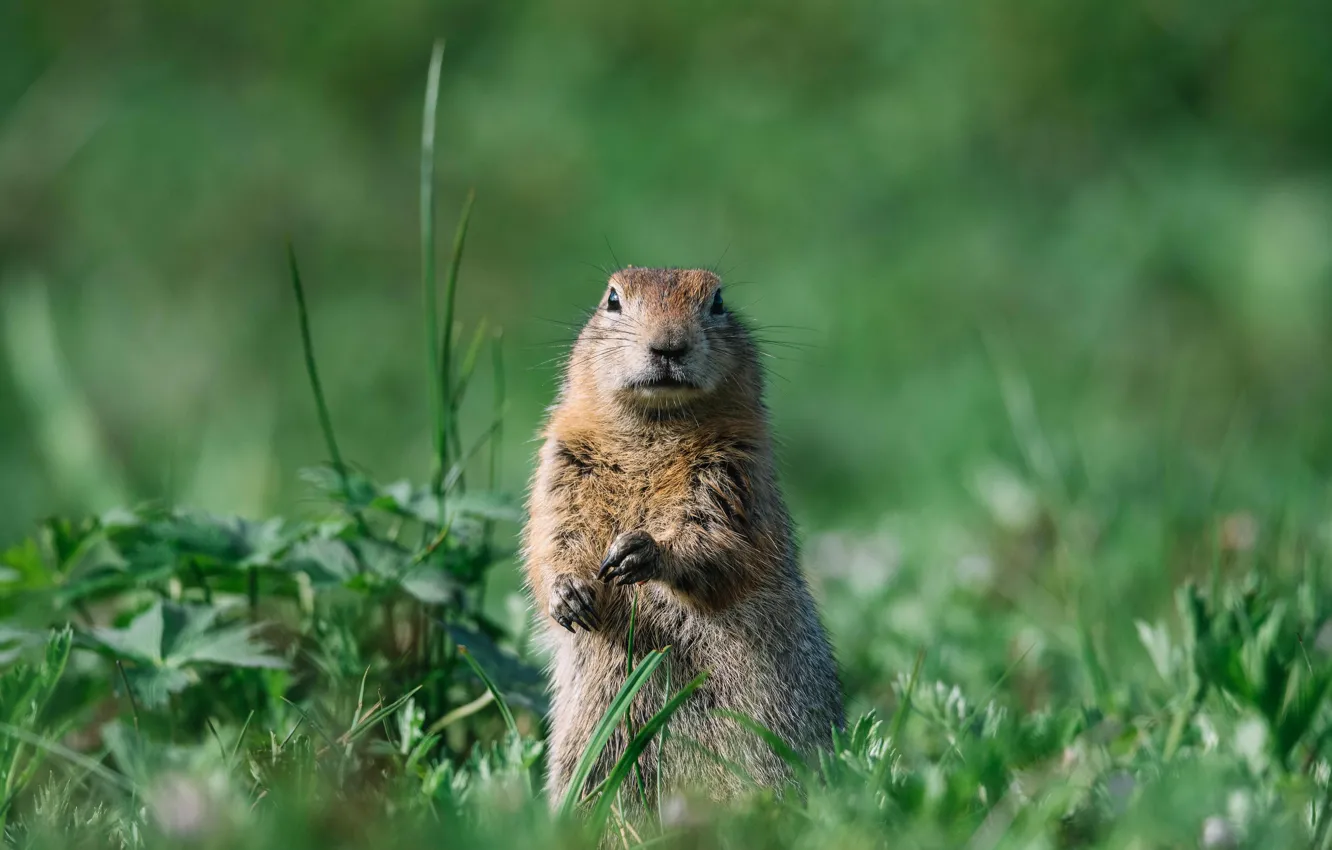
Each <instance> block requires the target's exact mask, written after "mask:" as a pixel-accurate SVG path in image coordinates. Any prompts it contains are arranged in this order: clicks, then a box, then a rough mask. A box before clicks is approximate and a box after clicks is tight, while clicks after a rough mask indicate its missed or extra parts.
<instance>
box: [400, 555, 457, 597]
mask: <svg viewBox="0 0 1332 850" xmlns="http://www.w3.org/2000/svg"><path fill="white" fill-rule="evenodd" d="M402 589H403V590H405V591H407V592H408V593H410V594H411V595H412V596H414V597H415V598H417V599H419V600H421V601H422V602H425V603H427V604H429V605H447V604H450V603H452V602H454V601H456V600H457V599H458V596H459V594H460V593H461V592H462V585H460V584H459V583H458V582H457V581H456V580H455V579H454V578H453V577H452V576H450V575H449V574H448V573H447V572H445V571H444V570H442V569H440V568H439V567H437V566H435V565H434V564H430V563H425V564H419V565H417V566H415V567H413V568H412V569H411V570H409V571H408V573H407V575H405V576H403V578H402Z"/></svg>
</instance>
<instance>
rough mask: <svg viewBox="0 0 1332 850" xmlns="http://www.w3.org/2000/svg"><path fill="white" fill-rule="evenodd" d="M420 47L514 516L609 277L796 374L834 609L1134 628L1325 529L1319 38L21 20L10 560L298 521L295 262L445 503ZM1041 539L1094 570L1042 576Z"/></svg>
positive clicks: (349, 406) (179, 14)
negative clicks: (709, 286) (736, 328)
mask: <svg viewBox="0 0 1332 850" xmlns="http://www.w3.org/2000/svg"><path fill="white" fill-rule="evenodd" d="M436 37H444V38H446V39H447V41H448V48H447V53H446V57H445V62H444V70H443V78H442V85H441V97H440V107H439V116H440V120H439V127H440V129H439V135H438V144H439V197H440V202H439V234H440V245H441V253H442V254H447V246H448V242H449V240H450V234H451V233H452V229H453V226H454V223H455V220H456V214H457V213H456V211H457V209H458V208H459V207H460V205H461V202H462V199H463V197H464V195H465V193H466V191H467V190H468V189H469V188H475V191H476V197H477V201H476V208H475V214H474V216H473V219H472V228H471V233H470V237H469V242H468V246H467V253H466V257H465V259H464V262H463V266H462V276H461V286H460V290H459V295H458V303H459V308H458V319H459V322H460V327H461V331H460V337H461V338H462V339H464V340H466V339H468V338H469V337H470V335H471V333H472V332H473V330H474V329H475V328H476V327H477V325H478V322H480V321H481V320H482V319H483V318H484V319H486V320H487V321H488V322H489V325H490V327H496V326H502V327H503V330H504V337H503V338H504V351H505V358H506V363H507V370H506V371H507V377H508V387H509V394H510V408H509V415H508V417H507V419H506V423H505V430H504V436H503V440H504V458H505V464H504V474H503V484H504V486H505V488H506V489H508V490H510V491H512V492H517V491H520V490H521V488H522V487H523V486H524V483H525V479H526V476H527V473H528V471H529V460H530V457H531V454H532V452H533V450H534V448H535V447H534V444H533V443H532V442H531V439H532V436H533V434H534V433H535V430H536V428H537V426H538V424H539V421H540V417H541V415H542V412H543V407H544V406H545V405H546V404H547V403H548V402H549V401H550V400H551V397H552V393H553V390H554V385H555V380H556V374H557V372H556V369H557V363H556V362H554V361H553V358H557V357H558V355H559V353H560V348H559V344H560V343H562V342H564V341H567V340H568V339H569V337H570V335H571V334H570V331H569V330H568V329H567V328H565V327H564V326H562V325H561V324H560V323H562V322H569V321H577V320H578V317H579V312H580V310H582V309H583V308H586V307H588V306H590V305H591V304H592V303H593V301H594V299H596V298H597V297H598V295H599V294H600V292H601V287H602V283H603V281H604V269H607V268H610V267H613V266H614V265H616V264H618V263H626V264H628V263H632V264H635V265H657V264H666V265H714V266H716V267H718V268H719V269H720V270H721V271H722V272H723V274H724V277H725V279H726V281H727V282H728V283H729V284H730V290H729V292H730V294H729V300H730V302H731V303H732V304H733V305H735V306H737V307H739V308H740V309H742V310H743V311H744V312H745V313H747V314H748V315H749V316H750V317H751V318H752V319H753V320H754V321H755V322H757V323H758V324H761V325H765V326H768V327H767V330H765V332H764V335H765V336H766V337H768V338H771V339H773V340H774V341H775V343H780V344H774V345H772V346H770V349H769V350H770V351H771V353H772V354H773V355H774V357H773V358H772V360H771V361H770V365H771V366H772V371H773V372H774V375H773V378H772V382H771V388H770V396H771V406H772V409H773V415H774V418H775V420H776V427H777V430H778V432H779V434H780V436H781V440H782V445H781V463H782V471H783V474H784V476H785V480H786V482H787V483H788V486H789V490H790V493H789V495H790V499H791V502H792V505H793V509H794V512H795V514H796V518H797V520H798V522H799V524H800V527H801V529H802V534H803V535H804V538H805V540H806V543H807V546H806V548H807V551H808V553H809V557H810V559H811V560H812V561H816V562H818V563H820V564H822V565H823V569H824V572H825V573H826V574H827V575H829V576H833V577H834V578H838V580H841V581H843V582H846V583H848V584H849V585H850V586H852V587H859V586H862V585H864V586H871V587H873V586H878V585H881V584H883V583H885V582H891V581H893V578H892V576H893V574H894V571H895V570H897V569H898V567H899V566H900V565H901V564H902V563H914V564H916V565H917V566H918V567H920V570H918V573H919V575H920V576H921V578H919V579H918V580H917V581H916V584H915V585H914V586H912V587H910V588H907V589H905V590H903V591H902V594H901V595H900V598H906V596H908V595H909V596H913V597H916V598H919V597H920V596H922V595H926V596H928V593H929V589H928V588H929V586H932V585H929V582H930V581H932V580H933V579H931V578H929V576H931V575H934V574H936V573H938V571H937V570H934V569H933V568H934V567H936V566H939V565H943V566H945V567H947V569H945V570H943V574H946V575H947V576H949V578H948V579H947V589H946V590H945V591H940V592H946V593H949V594H952V593H956V592H958V591H957V587H958V586H959V585H965V584H966V583H967V582H972V581H975V582H980V583H982V584H985V583H987V582H988V583H989V584H990V586H991V587H992V588H993V587H998V588H999V590H998V591H994V590H991V591H990V593H992V594H997V596H998V597H999V598H1000V603H1002V604H1003V605H1010V606H1011V605H1014V604H1021V605H1024V606H1026V607H1027V609H1029V611H1030V610H1038V609H1040V608H1041V606H1042V605H1046V604H1047V603H1048V605H1050V606H1053V607H1054V608H1056V609H1062V606H1064V605H1065V604H1066V603H1067V600H1068V599H1070V598H1074V599H1076V600H1078V601H1077V602H1076V604H1078V605H1082V606H1091V609H1092V610H1093V612H1096V611H1099V612H1100V614H1101V616H1099V617H1098V618H1097V619H1098V621H1100V620H1104V619H1109V620H1113V619H1114V616H1113V615H1114V614H1115V612H1116V609H1115V606H1119V605H1122V604H1124V603H1125V602H1128V603H1131V604H1132V605H1134V606H1137V607H1136V608H1135V610H1142V611H1151V610H1152V609H1153V606H1155V605H1158V604H1159V601H1160V599H1161V598H1164V596H1165V591H1167V590H1168V589H1169V587H1170V586H1171V583H1173V582H1174V581H1175V580H1176V579H1177V578H1179V576H1180V575H1181V574H1184V573H1187V572H1188V571H1190V570H1192V569H1195V568H1197V567H1198V566H1199V565H1200V564H1204V563H1206V562H1207V561H1208V559H1209V558H1210V557H1211V555H1209V553H1210V552H1213V551H1214V550H1215V547H1216V545H1217V543H1216V541H1217V540H1218V539H1221V540H1222V547H1223V548H1225V547H1229V548H1230V549H1235V550H1244V549H1245V548H1246V547H1252V546H1253V545H1258V544H1256V543H1254V540H1263V539H1279V538H1280V533H1279V527H1280V522H1278V523H1277V526H1276V527H1277V529H1278V530H1277V531H1271V529H1272V528H1273V526H1272V525H1271V524H1269V522H1268V520H1269V518H1271V517H1287V518H1288V517H1296V516H1297V517H1300V518H1301V521H1304V520H1306V519H1307V520H1309V521H1312V522H1317V521H1319V517H1322V516H1324V514H1325V513H1326V509H1327V506H1328V499H1327V495H1328V485H1327V472H1328V468H1329V465H1330V464H1332V416H1330V415H1329V411H1332V379H1329V376H1328V372H1327V364H1328V362H1329V356H1330V355H1332V343H1330V342H1329V336H1328V331H1329V329H1332V73H1330V72H1329V70H1328V64H1327V63H1328V57H1329V56H1332V12H1329V9H1328V7H1327V6H1326V4H1324V3H1318V2H1305V0H1294V2H1286V3H1276V4H1273V3H1259V2H1253V0H1205V2H1204V0H1129V2H1119V3H1069V2H1066V0H987V1H986V2H961V3H947V4H940V3H924V2H917V0H891V2H881V0H874V2H868V0H867V2H851V3H837V4H829V3H826V2H823V0H779V2H775V3H769V4H765V5H764V6H763V7H762V8H761V9H759V8H758V7H750V6H749V4H730V5H727V4H716V3H711V2H701V1H700V2H677V3H668V4H626V3H622V2H609V0H573V2H566V3H560V4H534V3H517V2H515V3H487V2H476V0H464V2H426V0H383V1H382V2H379V3H374V4H371V3H337V4H328V3H316V2H312V0H293V2H284V3H280V4H273V3H260V2H255V0H240V2H234V3H226V4H220V3H210V2H199V0H126V2H121V3H116V4H99V3H85V2H79V0H58V2H50V0H47V1H46V2H42V0H10V1H9V2H5V3H2V4H0V317H2V318H3V322H0V338H2V339H3V345H0V540H4V541H11V540H14V539H16V538H17V537H19V536H21V535H22V534H23V533H24V532H25V531H26V530H27V529H28V528H29V527H30V525H31V523H32V522H33V521H35V520H36V519H37V518H39V517H41V516H44V515H48V514H52V513H57V512H64V513H76V514H77V513H83V512H92V511H100V510H103V509H106V508H109V507H111V506H112V505H115V504H117V503H122V502H128V501H137V500H140V499H148V498H152V499H163V500H170V501H173V502H179V503H183V504H190V505H196V506H199V507H202V508H206V509H210V510H215V511H222V512H237V513H241V514H245V515H252V516H259V515H265V514H268V513H272V512H282V513H292V514H299V513H302V512H306V511H308V510H310V509H311V505H310V499H311V497H310V492H309V490H308V489H307V487H306V486H305V485H304V484H302V482H301V480H300V478H299V476H298V474H297V472H298V470H299V469H300V468H301V467H305V466H309V465H312V464H315V463H317V462H320V461H322V460H324V459H325V452H324V449H323V446H322V442H321V440H320V437H319V431H318V427H317V422H316V418H315V415H314V408H313V405H312V401H311V396H310V392H309V389H308V386H307V384H306V382H305V377H304V373H303V370H302V361H301V355H300V341H299V336H298V334H297V325H296V315H295V311H294V304H293V300H292V297H291V292H290V288H289V285H288V280H287V276H286V267H285V256H284V250H285V248H284V244H285V242H286V240H287V239H288V238H289V237H290V238H291V239H292V240H293V241H294V244H295V246H296V250H297V252H298V254H299V256H300V258H301V261H302V268H303V271H304V277H305V279H306V285H307V288H308V291H309V295H310V299H311V302H312V319H313V322H314V332H315V341H316V345H317V347H318V353H319V360H320V365H321V368H322V371H323V376H324V380H325V383H326V385H327V390H328V395H329V401H330V405H331V408H332V414H333V419H334V423H335V426H336V428H337V431H338V434H339V437H340V441H341V443H342V445H343V448H344V451H345V453H346V454H347V455H348V456H349V457H350V458H351V459H352V460H354V461H355V462H356V463H358V464H360V465H362V466H364V467H365V468H366V469H368V470H370V471H372V472H373V473H374V474H375V475H377V476H378V477H379V478H381V479H385V480H390V479H394V478H398V477H410V478H413V479H415V480H418V481H421V480H424V479H425V477H426V475H427V473H428V464H429V457H430V439H429V415H428V404H427V395H426V392H425V387H426V367H425V343H424V338H423V330H422V307H421V294H420V285H419V274H420V271H419V269H420V259H419V250H418V238H417V234H418V226H419V225H418V213H417V209H418V208H417V187H418V186H417V179H418V167H419V153H418V145H419V139H420V122H421V104H422V98H423V92H424V87H425V76H426V66H427V62H428V57H429V53H430V47H431V43H432V41H433V40H434V39H435V38H436ZM552 343H553V344H554V345H552ZM487 368H488V367H487ZM489 386H490V380H489V377H488V375H487V374H486V368H483V369H482V370H481V373H480V376H479V377H478V380H477V381H476V391H475V393H474V395H473V399H472V403H471V404H470V405H469V408H468V411H467V414H466V418H465V426H466V427H467V428H468V429H469V434H470V436H471V437H476V436H479V434H480V432H481V430H482V428H483V427H484V423H485V421H486V419H487V417H488V416H489V403H488V401H487V396H488V393H489V392H490V390H489ZM1064 508H1067V510H1064ZM1084 520H1085V526H1086V527H1085V528H1083V529H1082V530H1081V531H1079V530H1077V529H1078V528H1082V527H1081V526H1077V523H1079V522H1083V521H1084ZM1049 522H1057V523H1058V524H1059V526H1060V528H1061V529H1062V530H1063V531H1064V532H1066V533H1064V534H1062V535H1060V536H1059V538H1058V539H1060V540H1066V539H1068V535H1069V534H1072V539H1076V540H1083V541H1084V542H1085V546H1082V547H1081V548H1079V547H1076V546H1075V547H1073V550H1074V552H1075V554H1074V555H1073V556H1069V557H1066V558H1059V557H1054V558H1050V557H1046V556H1045V555H1041V556H1039V557H1037V556H1035V555H1030V554H1029V553H1030V552H1032V551H1042V550H1041V546H1042V545H1043V544H1042V542H1041V541H1042V540H1048V539H1050V535H1049V534H1045V535H1044V536H1043V532H1042V528H1044V527H1045V525H1044V524H1048V523H1049ZM1069 523H1072V524H1073V525H1074V526H1076V528H1075V529H1074V531H1073V532H1068V527H1069ZM1079 535H1081V536H1079ZM1218 535H1220V538H1218ZM1078 553H1081V554H1078ZM1052 563H1053V564H1054V565H1055V567H1054V568H1051V569H1053V570H1054V572H1050V570H1048V569H1047V567H1048V565H1049V564H1052ZM1061 563H1063V564H1065V568H1066V569H1069V570H1071V571H1073V572H1077V573H1078V574H1079V575H1083V576H1090V578H1088V579H1087V580H1086V581H1083V582H1082V583H1080V584H1077V587H1078V588H1081V589H1080V590H1079V591H1078V592H1077V593H1074V594H1073V595H1072V596H1069V595H1068V594H1067V593H1065V592H1064V591H1065V590H1067V586H1068V583H1067V582H1066V581H1065V579H1064V578H1061V577H1060V575H1061V574H1060V573H1059V572H1058V569H1059V564H1061ZM1068 563H1072V564H1073V566H1071V567H1069V566H1067V564H1068ZM1032 564H1036V565H1037V567H1035V568H1033V567H1031V565H1032ZM1042 570H1044V571H1045V572H1042ZM839 571H840V573H839ZM996 571H998V573H999V575H998V577H997V578H996ZM1079 571H1080V572H1079ZM1065 578H1066V577H1065ZM1015 587H1021V588H1027V589H1028V590H1030V591H1031V592H1026V591H1024V592H1022V593H1018V592H1017V591H1016V590H1013V588H1015ZM908 591H909V592H908ZM1018 598H1020V599H1021V600H1023V601H1021V602H1015V601H1014V600H1015V599H1018ZM889 602H891V598H890V599H889ZM997 604H999V603H997ZM830 605H834V604H833V603H830ZM1097 606H1100V607H1097ZM831 610H832V613H831V614H830V616H831V617H832V618H833V619H834V620H837V622H838V623H842V621H841V620H838V618H839V617H840V616H841V615H840V614H839V613H838V609H837V608H836V607H835V605H834V607H833V608H832V609H831ZM931 610H932V609H928V608H926V609H924V611H923V613H922V611H921V609H919V608H913V609H910V610H906V609H903V610H891V611H885V612H884V616H885V617H892V618H896V619H895V620H894V622H895V623H897V626H896V627H895V628H896V631H895V632H894V634H896V635H898V637H901V636H902V635H904V634H909V633H911V625H910V624H911V623H912V622H913V620H912V619H911V618H912V617H913V616H914V617H915V618H916V619H917V620H919V619H921V618H924V619H926V620H928V619H929V618H930V617H931V616H932V615H931V614H930V611H931ZM941 610H942V609H941ZM972 610H973V612H974V610H975V609H972ZM981 610H984V609H983V608H982V609H981ZM913 612H914V613H913ZM1121 613H1122V611H1121ZM959 616H962V615H959ZM965 616H969V617H970V616H974V614H973V613H969V614H966V615H965ZM839 628H840V629H841V630H842V631H843V632H850V631H853V630H854V628H858V626H856V627H853V626H851V625H841V626H839ZM932 628H942V626H939V625H937V624H931V623H922V624H919V628H918V629H917V632H916V633H915V635H916V637H928V635H929V633H930V629H932ZM959 628H961V627H959ZM977 628H978V629H981V631H980V632H978V633H977V639H978V640H983V639H984V634H983V628H982V627H980V626H978V627H977ZM845 642H846V643H848V644H849V645H848V646H847V647H846V648H844V650H843V652H844V654H845V655H850V656H851V657H852V658H853V660H854V658H855V657H856V655H857V653H860V652H862V649H863V652H873V651H876V650H874V649H873V647H870V646H866V647H863V648H861V649H858V648H857V647H856V645H855V643H854V641H853V639H852V638H850V637H846V638H845ZM902 642H903V646H905V645H906V644H907V643H909V642H910V641H909V640H907V639H906V638H902ZM1112 645H1113V644H1112ZM902 651H903V652H907V650H906V649H903V650H902ZM908 657H909V655H908ZM862 660H863V659H862ZM891 661H892V665H890V664H889V662H888V660H885V661H884V665H885V666H886V667H892V666H893V665H896V664H897V663H898V661H900V658H899V657H898V656H894V657H893V658H892V659H891ZM959 663H961V662H959ZM874 669H875V668H874V664H873V663H871V662H869V661H867V662H866V663H865V664H864V665H861V666H859V667H855V668H854V671H853V672H852V673H851V674H850V675H852V677H853V678H854V677H856V676H863V677H865V678H866V679H868V678H869V677H871V676H872V675H873V673H874ZM896 669H901V668H900V667H896ZM855 671H861V672H855Z"/></svg>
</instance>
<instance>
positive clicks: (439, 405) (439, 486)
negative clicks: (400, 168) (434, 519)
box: [420, 40, 448, 524]
mask: <svg viewBox="0 0 1332 850" xmlns="http://www.w3.org/2000/svg"><path fill="white" fill-rule="evenodd" d="M443 62H444V42H443V40H440V41H436V42H435V46H434V49H433V50H432V51H431V53H430V69H429V71H428V72H427V75H426V91H425V106H424V110H423V112H424V114H423V115H422V119H421V185H420V191H421V297H422V300H423V301H424V306H425V325H426V360H427V364H426V368H427V369H428V370H429V375H430V415H431V420H432V424H433V425H434V428H433V430H432V434H431V436H432V438H433V440H434V447H435V462H434V471H433V472H432V474H431V486H432V487H433V489H434V493H435V496H436V498H437V499H438V500H439V519H440V523H441V524H443V522H444V497H443V492H442V491H443V484H444V470H445V469H446V468H447V467H448V443H447V435H446V433H445V428H446V418H447V416H446V413H445V407H444V406H445V403H446V400H447V398H448V393H447V389H446V381H447V376H446V375H444V374H441V371H440V354H439V304H438V294H437V293H436V291H435V110H436V107H437V106H438V104H439V74H440V67H441V65H442V64H443ZM446 326H447V320H446Z"/></svg>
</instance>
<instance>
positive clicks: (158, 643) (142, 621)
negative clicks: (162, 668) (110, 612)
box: [91, 602, 165, 664]
mask: <svg viewBox="0 0 1332 850" xmlns="http://www.w3.org/2000/svg"><path fill="white" fill-rule="evenodd" d="M164 630H165V622H164V620H163V615H162V603H161V602H156V603H154V604H153V605H152V607H150V608H148V609H146V610H144V611H142V612H140V613H139V614H138V615H137V616H136V617H135V618H134V619H133V620H131V621H130V624H129V625H128V626H126V627H125V628H123V629H111V628H101V627H99V628H94V629H93V630H92V633H91V636H92V637H93V638H94V639H95V640H97V641H98V642H100V643H101V644H102V645H103V646H105V647H107V648H108V649H110V650H112V651H113V652H115V653H116V654H117V655H121V656H124V657H126V658H131V659H133V660H135V661H141V662H146V663H149V664H161V663H162V634H163V631H164Z"/></svg>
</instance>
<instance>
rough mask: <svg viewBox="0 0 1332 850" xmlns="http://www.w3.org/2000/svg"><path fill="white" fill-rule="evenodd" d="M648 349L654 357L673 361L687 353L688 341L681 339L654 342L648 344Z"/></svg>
mask: <svg viewBox="0 0 1332 850" xmlns="http://www.w3.org/2000/svg"><path fill="white" fill-rule="evenodd" d="M648 350H649V351H651V352H652V354H653V356H655V357H660V358H661V359H662V360H669V361H672V362H674V361H676V360H680V359H681V358H683V357H684V356H685V355H686V354H688V353H689V343H687V342H685V341H683V340H680V341H669V342H654V343H652V344H651V345H649V346H648Z"/></svg>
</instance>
